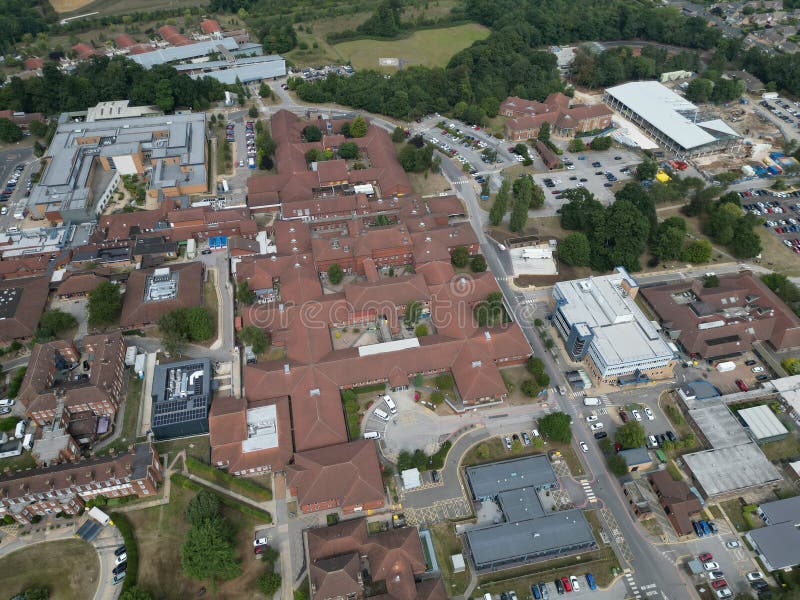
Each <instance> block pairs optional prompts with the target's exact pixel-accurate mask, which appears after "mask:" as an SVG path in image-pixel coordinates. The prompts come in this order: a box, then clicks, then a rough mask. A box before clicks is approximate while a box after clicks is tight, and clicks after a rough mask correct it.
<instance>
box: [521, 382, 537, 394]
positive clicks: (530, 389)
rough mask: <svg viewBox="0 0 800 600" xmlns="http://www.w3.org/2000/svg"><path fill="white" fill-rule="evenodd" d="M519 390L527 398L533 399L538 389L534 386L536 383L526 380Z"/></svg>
mask: <svg viewBox="0 0 800 600" xmlns="http://www.w3.org/2000/svg"><path fill="white" fill-rule="evenodd" d="M519 389H520V390H521V391H522V393H523V394H525V395H526V396H528V397H529V398H533V397H534V396H535V395H536V394H537V393H538V391H539V388H538V387H537V386H536V382H534V381H533V379H526V380H525V381H523V382H522V385H521V386H520V388H519Z"/></svg>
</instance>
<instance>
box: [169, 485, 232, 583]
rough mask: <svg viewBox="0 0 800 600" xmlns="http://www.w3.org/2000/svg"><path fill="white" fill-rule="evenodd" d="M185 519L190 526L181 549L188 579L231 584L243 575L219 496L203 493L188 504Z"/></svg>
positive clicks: (206, 491)
mask: <svg viewBox="0 0 800 600" xmlns="http://www.w3.org/2000/svg"><path fill="white" fill-rule="evenodd" d="M186 519H187V520H188V521H189V523H190V524H191V527H190V528H189V531H187V532H186V538H185V539H184V542H183V545H182V546H181V567H182V568H183V572H184V573H185V574H186V576H187V577H189V578H191V579H197V580H200V581H203V580H210V581H211V583H212V585H213V586H216V583H217V582H218V581H228V580H230V579H234V578H236V577H238V576H239V575H241V573H242V565H241V562H240V561H239V559H238V558H237V556H236V546H235V544H234V540H233V536H232V532H233V531H234V528H233V527H231V524H230V523H229V522H228V521H227V520H226V519H225V517H223V516H222V507H221V504H220V500H219V497H218V496H217V495H216V494H215V493H213V492H211V491H208V490H201V491H200V492H198V494H197V495H196V496H195V497H194V498H192V499H191V500H190V501H189V504H188V505H187V507H186Z"/></svg>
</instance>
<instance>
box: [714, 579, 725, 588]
mask: <svg viewBox="0 0 800 600" xmlns="http://www.w3.org/2000/svg"><path fill="white" fill-rule="evenodd" d="M726 585H728V582H727V581H725V580H724V579H717V580H716V581H712V582H711V587H712V588H714V589H715V590H718V589H720V588H724V587H725V586H726Z"/></svg>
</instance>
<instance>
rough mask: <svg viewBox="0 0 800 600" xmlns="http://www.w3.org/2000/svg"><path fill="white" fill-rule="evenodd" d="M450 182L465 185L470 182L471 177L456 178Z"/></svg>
mask: <svg viewBox="0 0 800 600" xmlns="http://www.w3.org/2000/svg"><path fill="white" fill-rule="evenodd" d="M450 183H452V184H453V185H464V184H465V183H469V179H467V178H466V177H465V178H463V179H454V180H453V181H451V182H450Z"/></svg>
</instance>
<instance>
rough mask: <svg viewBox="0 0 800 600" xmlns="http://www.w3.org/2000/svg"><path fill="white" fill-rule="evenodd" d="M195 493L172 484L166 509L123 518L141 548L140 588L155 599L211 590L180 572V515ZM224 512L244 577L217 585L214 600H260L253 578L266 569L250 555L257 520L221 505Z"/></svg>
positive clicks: (182, 520)
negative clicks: (203, 588) (131, 528)
mask: <svg viewBox="0 0 800 600" xmlns="http://www.w3.org/2000/svg"><path fill="white" fill-rule="evenodd" d="M195 494H196V492H194V491H193V490H188V489H184V488H182V487H181V486H179V485H173V486H172V490H171V494H170V501H169V504H164V505H161V506H156V507H153V508H146V509H144V510H137V511H131V512H129V513H127V517H128V518H129V519H130V521H131V524H132V525H133V529H134V534H135V535H136V540H137V541H138V543H139V557H140V558H139V578H138V585H139V587H142V588H144V589H145V590H148V591H150V592H158V594H159V598H164V599H165V600H171V599H173V598H174V599H176V600H177V599H183V598H191V597H194V595H195V594H196V593H197V591H198V590H199V589H200V588H201V587H204V586H205V587H209V582H207V581H202V582H201V581H194V580H190V579H187V578H186V577H184V575H183V572H182V570H181V557H180V548H181V545H182V544H183V539H184V537H185V535H186V531H187V530H188V529H189V524H188V522H187V521H186V519H185V517H184V515H185V514H186V506H187V504H188V503H189V501H190V500H191V499H192V498H193V497H194V496H195ZM222 512H223V515H224V516H225V518H226V519H227V521H228V523H229V524H230V526H231V531H232V532H233V534H234V538H235V540H236V547H237V550H238V555H239V558H240V560H242V575H240V576H239V577H237V578H236V579H233V580H231V581H227V582H224V583H221V584H220V585H219V586H218V594H217V597H218V598H226V599H228V598H231V599H234V598H235V599H239V598H241V599H242V600H244V599H245V598H247V599H250V598H254V597H259V594H258V592H257V591H256V589H257V588H256V578H257V577H258V576H259V575H261V574H262V573H263V572H264V570H265V569H264V566H263V564H262V563H261V562H260V561H257V560H256V557H255V555H254V554H253V531H254V528H255V525H256V521H255V519H253V518H251V517H249V516H245V515H243V514H242V513H240V512H239V511H238V510H235V509H233V508H230V507H228V506H223V509H222Z"/></svg>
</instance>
